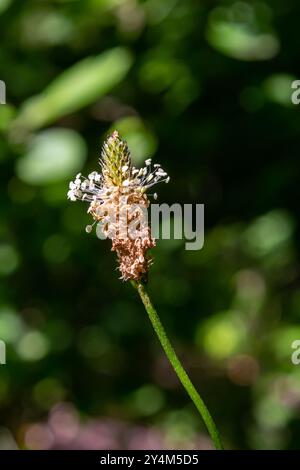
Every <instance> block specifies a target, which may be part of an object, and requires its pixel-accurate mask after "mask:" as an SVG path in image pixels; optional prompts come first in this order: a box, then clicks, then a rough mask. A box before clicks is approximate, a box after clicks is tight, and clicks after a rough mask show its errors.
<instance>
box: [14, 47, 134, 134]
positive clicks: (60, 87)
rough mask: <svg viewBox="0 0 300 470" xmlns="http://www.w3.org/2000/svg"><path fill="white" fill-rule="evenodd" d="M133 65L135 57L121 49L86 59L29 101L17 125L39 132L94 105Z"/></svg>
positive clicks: (21, 112)
mask: <svg viewBox="0 0 300 470" xmlns="http://www.w3.org/2000/svg"><path fill="white" fill-rule="evenodd" d="M131 65H132V56H131V54H130V53H129V51H128V50H127V49H125V48H122V47H117V48H114V49H110V50H108V51H106V52H103V53H102V54H100V55H98V56H95V57H87V58H86V59H83V60H82V61H80V62H78V63H77V64H75V65H73V66H72V67H70V68H69V69H67V70H66V71H65V72H63V73H62V74H61V75H59V76H58V77H57V78H56V79H55V80H54V81H53V82H52V83H51V84H50V85H49V86H48V87H47V88H46V89H45V90H44V91H43V92H42V93H41V94H40V95H38V96H35V97H33V98H30V99H29V100H27V101H26V102H25V103H24V104H23V106H22V107H21V110H20V114H19V116H18V118H17V119H16V121H15V123H14V125H15V126H17V127H18V126H20V127H21V128H25V129H38V128H40V127H42V126H45V125H46V124H49V123H52V122H54V121H55V120H56V119H58V118H60V117H62V116H64V115H66V114H69V113H72V112H74V111H77V110H78V109H81V108H82V107H84V106H87V105H88V104H90V103H93V102H94V101H95V100H96V99H98V98H99V97H101V96H103V95H105V94H106V93H107V92H108V91H110V90H111V89H112V88H114V87H115V86H116V85H117V84H118V83H120V82H121V81H122V79H123V78H124V77H125V75H126V74H127V72H128V70H129V68H130V66H131Z"/></svg>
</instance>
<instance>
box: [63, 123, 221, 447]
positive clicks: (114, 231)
mask: <svg viewBox="0 0 300 470" xmlns="http://www.w3.org/2000/svg"><path fill="white" fill-rule="evenodd" d="M99 163H100V167H101V172H100V173H98V172H97V171H93V172H92V173H90V174H89V175H88V177H87V178H85V177H83V176H82V175H81V173H79V174H78V175H77V176H76V178H75V180H74V181H71V183H70V186H69V191H68V198H69V199H70V200H71V201H77V200H80V201H87V202H88V203H89V207H88V213H89V214H91V216H92V217H93V219H94V222H93V224H92V225H87V227H86V232H87V233H90V232H91V231H92V229H93V226H94V224H95V223H96V222H99V223H101V224H102V225H101V226H102V231H103V232H104V234H105V235H106V236H108V237H109V238H111V240H112V251H115V252H116V253H117V257H118V261H119V269H120V272H121V278H122V279H123V280H125V281H127V280H130V281H131V283H132V285H133V287H134V288H135V289H136V290H137V292H138V294H139V296H140V298H141V300H142V302H143V304H144V307H145V310H146V312H147V314H148V316H149V319H150V321H151V323H152V326H153V329H154V331H155V333H156V334H157V337H158V339H159V341H160V343H161V345H162V348H163V349H164V351H165V353H166V356H167V358H168V359H169V361H170V363H171V365H172V367H173V369H174V371H175V373H176V374H177V377H178V378H179V380H180V382H181V383H182V385H183V387H184V388H185V390H186V391H187V393H188V395H189V396H190V398H191V400H192V401H193V403H194V405H195V406H196V408H197V410H198V411H199V413H200V415H201V416H202V419H203V421H204V422H205V424H206V427H207V429H208V431H209V434H210V436H211V438H212V440H213V442H214V444H215V447H216V449H222V442H221V440H220V436H219V433H218V430H217V428H216V425H215V423H214V420H213V418H212V416H211V414H210V413H209V411H208V409H207V407H206V405H205V403H204V402H203V400H202V398H201V397H200V395H199V393H198V392H197V390H196V389H195V387H194V385H193V384H192V382H191V380H190V378H189V376H188V375H187V373H186V371H185V369H184V368H183V366H182V364H181V362H180V360H179V359H178V357H177V355H176V353H175V351H174V349H173V347H172V345H171V343H170V341H169V338H168V336H167V334H166V332H165V329H164V327H163V325H162V323H161V321H160V318H159V315H158V313H157V311H156V310H155V308H154V307H153V305H152V303H151V300H150V297H149V295H148V293H147V291H146V288H145V283H144V281H145V280H146V279H147V274H148V270H149V267H150V265H151V258H150V256H149V255H148V250H149V249H150V248H153V247H154V246H155V240H154V239H153V238H152V236H151V231H150V227H149V224H148V218H147V217H145V212H147V209H148V207H149V204H150V201H149V198H148V195H147V190H148V189H149V188H151V187H152V186H154V185H155V184H157V183H160V182H165V183H168V182H169V179H170V178H169V176H168V175H167V173H166V172H165V171H164V170H163V169H162V168H161V166H160V164H158V163H155V164H154V165H152V162H151V159H150V158H149V159H148V160H146V161H145V166H144V167H143V168H140V169H138V168H135V167H134V166H133V165H132V162H131V157H130V152H129V149H128V146H127V143H126V142H125V141H124V140H122V139H121V138H120V136H119V134H118V132H117V131H114V132H113V133H112V134H111V135H110V136H109V137H108V138H107V140H106V141H105V142H104V144H103V148H102V154H101V159H100V162H99ZM153 198H154V200H156V199H157V194H156V193H154V194H153ZM132 208H133V210H132ZM124 215H125V217H124ZM137 217H138V219H137V220H138V226H139V230H138V236H137V237H136V236H135V237H132V236H131V234H130V233H128V227H130V226H131V224H132V223H134V222H136V218H137ZM124 229H125V230H124ZM124 232H125V236H124Z"/></svg>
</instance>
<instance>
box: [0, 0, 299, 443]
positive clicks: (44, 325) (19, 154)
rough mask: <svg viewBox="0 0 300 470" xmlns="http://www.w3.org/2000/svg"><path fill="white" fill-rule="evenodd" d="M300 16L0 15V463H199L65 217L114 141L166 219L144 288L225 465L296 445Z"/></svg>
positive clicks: (144, 343)
mask: <svg viewBox="0 0 300 470" xmlns="http://www.w3.org/2000/svg"><path fill="white" fill-rule="evenodd" d="M299 15H300V5H299V2H298V1H297V0H272V1H267V0H264V1H253V2H252V1H251V2H246V1H218V2H216V1H212V0H201V1H200V0H199V1H197V0H184V1H180V0H143V1H142V0H140V1H139V0H84V1H79V0H56V1H50V0H40V1H38V0H19V1H17V0H0V30H1V43H0V79H1V80H4V81H5V83H6V86H7V104H6V105H0V132H1V134H0V165H1V173H0V178H1V188H2V191H1V200H0V210H1V217H0V239H1V241H0V339H2V340H3V341H5V342H6V344H7V364H6V365H1V366H0V447H1V448H3V449H8V448H17V447H21V448H28V449H60V448H62V449H74V448H75V449H76V448H80V449H151V448H154V449H155V448H156V449H160V448H174V449H176V448H179V449H180V448H196V449H198V448H200V449H209V448H211V443H210V440H209V438H208V436H207V433H206V430H205V428H204V426H203V424H202V422H201V420H200V419H199V416H198V415H197V413H196V411H195V409H194V407H193V405H192V404H191V403H190V402H189V400H188V398H187V396H186V394H185V392H184V390H183V389H182V387H181V386H180V385H179V384H178V381H177V379H176V376H175V375H174V373H173V371H172V370H171V368H170V367H169V365H168V363H167V361H166V359H165V357H164V355H163V354H162V351H161V348H160V345H159V344H158V341H157V339H156V338H155V336H154V334H153V332H152V330H151V326H150V324H149V321H148V319H147V316H146V313H145V312H144V310H143V308H142V305H141V303H140V300H139V299H138V298H137V295H136V293H135V292H134V291H133V289H132V288H131V286H130V285H129V284H126V283H122V282H121V281H119V280H118V272H117V271H116V269H115V268H116V260H115V255H114V254H113V253H111V252H110V243H109V242H108V241H99V240H98V239H97V237H96V235H95V233H92V234H89V235H88V234H86V233H85V225H86V224H87V223H89V221H90V218H89V216H88V215H87V214H86V209H87V206H86V205H85V204H84V203H76V204H73V203H70V202H69V201H67V200H66V192H67V189H68V183H69V180H70V179H72V178H73V176H74V175H75V174H76V173H77V172H78V171H83V173H85V174H87V173H89V172H90V171H92V170H93V169H97V161H98V157H99V154H100V148H101V144H102V141H103V139H104V138H105V136H106V135H107V133H108V132H109V131H111V130H112V129H115V128H116V129H118V130H119V131H120V133H121V134H122V136H123V137H124V138H126V139H127V141H128V143H129V145H130V147H131V150H132V154H133V160H134V163H135V165H139V164H142V162H143V159H145V158H148V157H149V156H153V157H154V159H155V160H156V161H159V162H160V163H161V164H162V165H163V167H164V168H165V169H166V170H167V171H168V173H169V174H170V175H171V178H172V179H171V182H170V184H169V185H168V186H165V185H163V186H162V187H160V188H158V192H159V202H168V203H173V202H180V203H204V204H205V219H206V234H205V245H204V249H203V250H201V251H196V252H195V251H186V250H185V249H184V242H183V241H180V240H171V241H159V242H158V246H157V248H156V249H155V252H154V255H155V264H154V266H153V268H152V270H151V275H150V281H149V290H150V292H151V295H152V297H153V300H154V302H155V304H156V306H157V307H158V311H159V312H160V315H161V317H162V320H163V323H164V324H165V326H166V329H167V331H168V332H169V334H170V337H171V338H172V341H173V343H174V345H175V347H176V349H177V350H178V353H179V355H180V357H181V358H182V360H183V362H184V364H185V365H186V367H187V369H188V371H189V373H190V375H191V378H192V379H193V381H194V383H195V385H196V387H197V388H198V389H199V391H200V392H201V393H202V396H203V398H204V399H205V401H206V402H207V404H208V406H209V408H210V410H211V412H212V414H213V416H214V417H215V420H216V422H217V424H218V426H219V428H220V431H221V434H222V436H223V439H224V443H225V446H226V447H227V448H232V449H248V448H250V449H287V448H290V449H296V448H299V439H300V421H299V417H300V366H298V367H297V366H295V365H293V364H292V362H291V353H292V349H291V343H292V341H294V340H296V339H300V323H299V320H300V266H299V251H300V226H299V213H300V209H299V194H300V185H299V176H300V165H299V138H300V130H299V129H300V107H297V106H295V105H292V104H291V83H292V81H293V80H295V79H297V78H298V79H300V62H299V54H300V41H299V24H298V23H299Z"/></svg>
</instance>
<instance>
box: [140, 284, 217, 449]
mask: <svg viewBox="0 0 300 470" xmlns="http://www.w3.org/2000/svg"><path fill="white" fill-rule="evenodd" d="M131 283H132V285H133V286H134V287H135V289H136V290H137V291H138V293H139V295H140V297H141V299H142V302H143V304H144V306H145V309H146V311H147V313H148V316H149V318H150V321H151V323H152V326H153V328H154V331H155V333H156V334H157V336H158V339H159V341H160V343H161V345H162V347H163V349H164V351H165V353H166V355H167V357H168V359H169V361H170V363H171V364H172V366H173V368H174V370H175V372H176V374H177V376H178V378H179V380H180V382H181V383H182V385H183V386H184V388H185V390H186V391H187V393H188V394H189V396H190V398H191V399H192V401H193V402H194V405H195V406H196V408H197V410H198V411H199V413H200V415H201V416H202V419H203V421H204V423H205V425H206V427H207V430H208V432H209V434H210V436H211V438H212V440H213V442H214V444H215V447H216V449H218V450H221V449H223V446H222V443H221V439H220V435H219V432H218V430H217V428H216V425H215V423H214V420H213V418H212V416H211V414H210V412H209V411H208V409H207V407H206V405H205V403H204V402H203V400H202V398H201V397H200V395H199V393H198V392H197V390H196V389H195V387H194V385H193V384H192V382H191V380H190V379H189V376H188V375H187V373H186V371H185V369H184V368H183V366H182V364H181V362H180V361H179V359H178V357H177V355H176V353H175V351H174V349H173V347H172V345H171V343H170V341H169V338H168V336H167V334H166V332H165V329H164V327H163V325H162V323H161V321H160V318H159V316H158V313H157V312H156V310H155V308H154V307H153V305H152V303H151V300H150V298H149V295H148V293H147V291H146V289H145V286H144V285H143V284H142V283H141V282H136V281H131Z"/></svg>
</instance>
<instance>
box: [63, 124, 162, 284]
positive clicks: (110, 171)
mask: <svg viewBox="0 0 300 470" xmlns="http://www.w3.org/2000/svg"><path fill="white" fill-rule="evenodd" d="M99 163H100V166H101V172H100V173H98V172H97V171H93V172H92V173H90V174H89V175H88V177H87V178H85V177H83V176H82V175H81V173H79V174H78V175H77V176H76V178H75V180H74V181H71V183H70V185H69V191H68V198H69V199H70V200H71V201H76V200H81V201H87V202H88V203H89V208H88V213H89V214H91V216H92V217H93V219H94V224H95V223H96V222H100V223H101V227H102V231H103V232H104V234H105V235H106V236H107V237H109V238H111V240H112V251H115V252H116V253H117V256H118V261H119V269H120V271H121V278H122V279H124V280H129V279H134V280H140V279H142V278H145V277H146V276H147V273H148V270H149V267H150V265H151V258H150V257H149V255H148V253H147V252H148V250H149V249H150V248H152V247H154V246H155V240H154V239H153V238H152V236H151V231H150V227H149V224H148V220H147V217H146V211H147V208H148V207H149V204H150V202H149V199H148V196H147V194H146V192H147V190H148V189H149V188H151V187H152V186H154V185H155V184H157V183H160V182H165V183H168V182H169V179H170V178H169V176H168V175H167V173H166V172H165V171H164V170H163V169H162V168H161V166H160V164H154V165H152V163H151V159H150V158H149V159H148V160H146V161H145V166H144V167H143V168H140V169H138V168H135V167H134V166H133V165H132V162H131V157H130V152H129V149H128V146H127V143H126V142H125V141H124V140H122V139H121V138H120V136H119V134H118V132H117V131H114V132H113V133H112V134H111V135H110V136H109V137H108V138H107V140H106V141H105V142H104V144H103V148H102V153H101V159H100V162H99ZM153 197H154V199H156V198H157V195H156V194H154V195H153ZM94 224H93V225H94ZM93 225H88V226H87V227H86V231H87V232H90V231H91V230H92V227H93ZM132 227H135V233H134V236H133V234H132V230H130V229H132Z"/></svg>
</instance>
